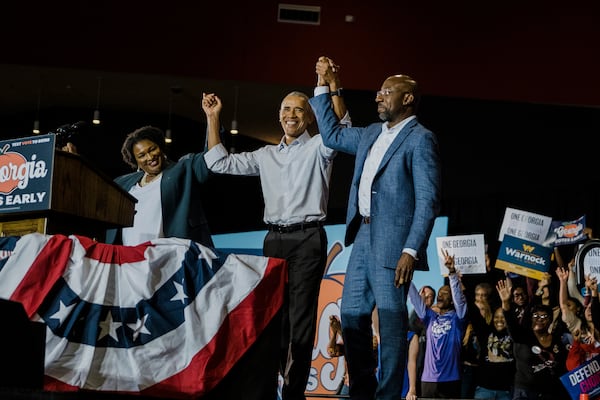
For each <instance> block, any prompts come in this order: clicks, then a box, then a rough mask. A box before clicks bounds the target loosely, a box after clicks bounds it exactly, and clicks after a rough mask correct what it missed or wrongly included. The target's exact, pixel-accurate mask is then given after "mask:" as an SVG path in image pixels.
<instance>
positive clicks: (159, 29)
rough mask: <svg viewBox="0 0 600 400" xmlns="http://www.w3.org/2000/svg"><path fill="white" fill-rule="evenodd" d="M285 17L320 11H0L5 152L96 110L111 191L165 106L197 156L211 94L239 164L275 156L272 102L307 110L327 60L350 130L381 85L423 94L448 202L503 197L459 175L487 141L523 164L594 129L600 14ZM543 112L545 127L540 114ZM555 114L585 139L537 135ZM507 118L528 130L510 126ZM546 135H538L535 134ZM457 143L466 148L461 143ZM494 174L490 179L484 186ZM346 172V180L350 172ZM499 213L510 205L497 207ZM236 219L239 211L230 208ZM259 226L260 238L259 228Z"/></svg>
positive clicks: (435, 11)
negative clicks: (473, 191)
mask: <svg viewBox="0 0 600 400" xmlns="http://www.w3.org/2000/svg"><path fill="white" fill-rule="evenodd" d="M288 3H293V4H300V5H304V6H318V7H320V21H319V24H317V25H314V24H311V25H309V24H298V23H284V22H278V6H279V5H280V3H279V2H276V1H272V0H261V1H241V0H230V1H226V2H219V1H210V2H205V1H171V2H160V3H156V2H142V1H138V0H133V1H113V0H108V1H102V2H82V1H75V0H65V1H61V2H42V1H34V2H16V1H11V2H6V3H5V4H3V10H2V17H3V18H2V23H1V24H0V34H1V35H2V38H3V40H2V49H1V51H0V93H1V95H0V118H1V120H2V124H1V126H0V137H2V138H7V137H16V136H26V135H30V134H31V133H30V132H31V128H32V126H33V120H35V119H36V118H39V120H40V123H41V127H42V131H43V132H48V131H50V130H52V129H54V128H56V127H57V126H59V125H62V124H64V123H70V122H74V121H79V120H87V121H89V120H91V117H92V113H93V110H94V109H95V108H96V106H97V105H98V108H99V109H100V111H101V116H102V120H103V124H102V125H101V127H102V128H98V129H96V130H95V131H93V132H95V133H96V137H95V138H94V139H95V140H94V141H92V142H91V143H92V144H91V145H89V147H91V150H90V151H91V152H93V153H94V157H95V161H96V162H98V163H100V164H102V167H103V169H105V170H106V171H108V172H109V174H112V175H114V174H117V173H118V172H120V169H122V168H124V165H122V162H121V161H120V159H119V158H118V157H119V147H120V143H121V141H122V138H123V137H124V135H125V134H126V133H128V132H129V131H131V130H132V129H135V128H136V127H139V126H141V125H145V124H155V125H158V126H160V127H162V128H166V127H167V125H168V110H169V105H170V106H171V110H172V117H171V127H172V129H173V135H174V139H175V141H176V142H177V140H179V139H183V140H181V141H180V142H179V143H183V145H182V146H183V148H182V150H186V151H192V150H199V149H200V148H201V144H202V143H198V142H200V140H196V139H202V134H203V132H202V130H203V123H204V119H203V113H202V110H201V108H200V98H201V93H202V92H203V91H205V92H216V93H217V94H219V95H221V97H222V98H223V100H224V107H225V108H224V111H223V116H222V117H223V121H222V122H223V123H224V124H225V125H229V123H230V121H231V120H232V119H233V114H234V109H237V116H236V119H237V120H238V123H239V126H240V131H241V135H240V139H238V141H239V143H238V146H239V147H240V148H244V147H245V146H248V147H249V148H250V147H252V146H256V145H259V144H260V143H264V142H270V143H274V142H277V141H278V140H279V138H280V127H279V125H278V123H277V109H278V106H279V102H280V100H281V98H282V97H283V96H284V95H285V94H286V93H288V92H289V91H291V90H296V89H299V90H303V91H306V92H308V93H309V94H310V91H311V90H312V86H313V84H314V82H315V75H314V64H315V61H316V60H317V58H318V57H319V56H320V55H323V54H325V55H329V56H331V57H332V58H334V59H335V60H336V62H337V63H339V64H340V65H341V67H342V69H341V76H342V81H343V85H344V87H345V88H346V89H347V91H348V92H349V94H350V95H349V98H348V103H349V106H350V111H351V112H352V113H353V116H356V121H357V122H358V123H359V125H360V124H364V123H368V122H371V121H374V120H375V119H376V115H375V113H374V110H375V107H374V104H373V103H372V99H373V96H374V92H375V91H376V90H377V89H378V88H379V87H380V85H381V82H382V81H383V80H384V79H385V78H386V77H387V76H389V75H392V74H396V73H404V74H409V75H412V76H413V77H414V78H415V79H416V80H417V81H419V83H420V85H421V89H422V91H423V93H424V95H425V96H426V97H427V98H429V99H430V100H429V105H430V107H429V109H428V110H427V109H426V110H424V111H425V113H424V115H423V116H422V118H423V120H424V121H426V122H427V123H428V126H430V127H431V128H432V129H434V130H435V131H437V133H439V135H440V137H441V140H442V144H443V145H445V146H446V153H445V154H446V157H447V158H448V160H447V161H446V170H445V171H450V172H448V173H447V174H448V175H450V179H447V180H446V184H447V186H446V188H448V187H450V188H453V187H459V188H460V189H466V188H472V187H473V184H474V185H476V186H477V185H480V184H481V182H486V183H485V184H484V185H485V186H486V187H487V186H489V188H490V189H489V190H486V192H487V193H491V192H494V189H493V186H494V185H493V182H490V181H494V180H496V181H502V182H512V180H511V178H510V177H511V176H512V175H506V174H504V175H502V171H506V169H502V170H501V171H497V173H498V175H495V174H490V173H489V172H487V173H484V172H481V171H480V172H479V175H477V176H475V177H474V180H473V182H475V183H469V184H467V183H465V182H467V181H466V180H465V179H466V177H469V179H471V178H473V177H471V174H472V173H473V171H472V169H471V168H472V165H470V164H469V163H468V160H473V159H474V160H476V161H477V162H482V161H486V162H488V161H490V160H489V154H490V152H491V151H493V150H494V148H498V147H499V146H498V145H497V143H495V142H494V143H495V144H494V145H493V146H492V147H491V148H490V147H489V143H490V142H489V138H490V137H492V138H495V139H497V140H502V139H506V140H509V141H510V140H516V141H517V142H518V141H520V140H522V139H523V133H522V131H520V130H519V128H520V129H527V131H526V133H527V134H531V138H529V139H528V140H529V141H528V146H530V148H531V147H534V146H535V144H536V143H538V141H540V140H541V141H543V142H544V143H546V139H542V138H547V136H546V135H547V132H548V130H551V129H557V133H556V134H558V135H564V134H565V133H568V134H567V136H569V135H571V137H572V138H575V137H579V136H573V131H574V130H575V131H580V132H581V135H584V134H585V135H590V134H593V129H595V128H596V127H597V126H598V124H597V116H596V114H592V115H590V113H589V112H587V111H585V110H591V111H596V110H598V106H600V90H598V88H600V74H599V73H598V71H600V60H599V57H598V56H597V53H598V51H597V49H598V43H599V40H600V21H599V19H600V12H599V11H598V8H599V7H598V5H597V4H596V3H595V2H593V1H589V2H588V1H577V0H576V1H571V2H568V3H564V2H561V3H560V4H558V3H555V2H549V1H539V0H531V1H522V0H519V1H516V0H507V1H502V2H491V3H490V2H483V1H475V0H464V1H455V2H407V1H399V0H394V1H387V0H384V1H378V2H367V1H363V0H361V1H348V0H345V1H342V0H327V1H316V0H312V1H310V0H303V1H301V2H288ZM348 21H351V22H348ZM98 83H100V90H99V91H98ZM236 88H237V89H236ZM236 90H237V93H238V102H237V108H236V107H235V104H234V103H235V101H234V98H235V93H236ZM98 93H99V94H100V95H99V96H98ZM507 104H510V105H513V106H512V108H511V107H505V106H506V105H507ZM527 105H529V106H531V107H538V108H535V109H534V110H535V111H533V112H532V108H523V107H526V106H527ZM544 105H547V106H548V107H547V108H544V110H549V111H545V112H544V113H542V112H541V111H539V106H544ZM515 107H517V108H515ZM371 108H372V109H371ZM564 108H569V109H571V108H576V109H578V110H583V111H582V112H583V113H585V115H586V117H585V118H582V121H585V122H582V123H586V125H585V126H580V127H573V126H569V125H568V122H567V121H571V119H569V117H568V116H567V115H566V114H565V115H563V118H565V119H564V120H561V121H560V123H559V125H560V127H561V129H562V128H563V127H566V129H563V130H560V131H558V129H559V125H556V124H554V125H556V128H553V126H554V125H552V123H551V121H550V122H548V124H547V125H548V126H546V124H545V123H543V124H542V123H540V121H542V122H544V121H546V120H548V119H553V118H554V117H555V116H556V115H557V113H563V111H564ZM483 109H485V110H483ZM482 110H483V111H482ZM491 110H494V112H495V114H494V113H493V112H492V111H491ZM513 113H515V114H516V115H518V118H531V120H529V121H527V123H526V124H523V123H520V120H514V118H515V117H514V115H513ZM476 114H479V116H478V118H476V122H474V121H473V117H474V116H476ZM532 115H535V116H533V117H532ZM465 120H470V121H472V122H471V125H470V126H469V127H468V128H465V127H464V126H460V123H461V122H464V121H465ZM498 121H501V122H503V124H500V125H499V124H498ZM510 122H514V125H510ZM486 125H495V126H491V127H488V126H486ZM541 125H544V127H543V129H544V131H541V130H540V131H539V132H538V131H537V129H538V127H540V128H539V129H542V127H541ZM525 127H526V128H525ZM592 128H593V129H592ZM465 130H468V131H469V133H465V134H464V136H462V137H460V135H461V134H462V132H463V131H465ZM482 130H484V131H483V132H482ZM507 130H510V131H515V132H511V133H512V135H513V136H510V137H508V136H506V131H507ZM196 134H197V135H198V136H195V135H196ZM482 134H483V135H482ZM178 135H179V136H178ZM486 135H487V136H486ZM493 135H496V136H493ZM182 136H183V137H182ZM486 137H487V139H486ZM581 137H582V138H585V136H581ZM247 139H248V140H249V141H250V142H249V143H247ZM252 140H258V142H256V143H254V142H252ZM486 140H487V141H486ZM553 140H555V139H553ZM574 140H580V139H574ZM581 140H584V139H581ZM190 143H191V144H190ZM455 145H456V146H459V145H460V146H461V147H460V151H462V152H464V153H460V152H459V153H457V152H456V149H455V148H453V147H452V146H455ZM477 146H481V147H477ZM504 146H506V147H502V148H503V149H504V151H509V149H510V146H509V145H508V144H504ZM546 146H549V145H546ZM513 147H514V148H517V147H518V148H522V147H523V146H521V145H520V144H516V145H514V146H513ZM565 148H569V149H570V146H569V147H566V146H564V144H562V143H556V147H550V148H549V149H548V148H545V149H544V154H546V151H549V152H550V153H553V152H559V153H560V151H562V150H564V149H565ZM520 154H523V153H520ZM528 154H529V155H530V156H531V154H535V151H531V152H529V153H528ZM91 155H92V154H91V153H90V156H91ZM456 155H460V156H459V157H456ZM471 157H474V158H471ZM512 157H514V156H512ZM540 157H541V156H540ZM540 160H541V161H539V160H537V159H529V160H528V163H529V164H528V165H531V163H533V164H535V165H541V164H543V163H544V162H545V159H542V158H541V159H540ZM504 161H505V159H504V160H500V161H498V162H496V163H494V162H491V161H490V162H489V164H486V165H487V167H488V168H490V170H494V169H495V168H497V166H496V164H502V162H504ZM347 163H348V164H347V165H348V168H347V169H351V167H352V163H351V160H348V161H347ZM340 164H341V162H340ZM117 166H118V167H117ZM508 168H509V170H510V168H512V167H511V166H510V165H509V166H508ZM514 168H515V169H516V167H514ZM475 169H481V168H478V167H475ZM466 171H468V173H466V176H463V175H461V174H464V173H465V172H466ZM511 171H512V170H511ZM514 173H515V175H518V174H519V172H518V171H514ZM496 176H500V178H498V179H497V178H496ZM452 177H458V178H457V179H456V180H452ZM463 177H464V178H465V179H462V178H463ZM339 179H341V180H342V181H343V182H344V184H345V183H346V182H347V178H346V177H343V178H339ZM244 182H246V181H244ZM469 182H471V181H469ZM234 184H239V182H238V181H235V182H234ZM244 184H245V183H244ZM250 186H252V187H254V186H257V185H255V182H252V183H251V184H250V185H249V186H248V187H250ZM341 191H343V192H344V193H342V194H340V195H339V196H338V195H337V194H335V195H334V196H333V199H332V201H331V203H332V204H333V205H334V209H335V210H336V211H335V212H336V213H337V214H340V215H342V217H341V218H342V219H343V208H344V204H343V199H344V198H345V196H346V192H345V189H343V190H341ZM515 191H516V190H515ZM527 191H529V189H527ZM448 192H449V191H448V190H447V191H446V193H448ZM336 193H337V191H336ZM465 193H466V192H465V191H464V190H463V191H462V192H461V195H460V196H464V195H465ZM255 196H256V197H260V193H259V192H257V193H255ZM474 198H477V197H476V196H475V197H474ZM463 199H464V198H463ZM494 201H496V202H498V203H499V206H500V208H501V207H504V206H505V205H506V204H504V199H503V198H502V197H499V198H496V200H494ZM463 204H465V202H464V201H463ZM474 206H475V208H477V207H481V205H480V204H474ZM512 206H513V207H515V206H516V205H515V204H513V205H512ZM525 206H528V205H524V207H525ZM230 207H232V208H235V207H236V203H235V201H234V199H231V206H230ZM517 208H518V207H517ZM532 208H533V207H532ZM531 211H534V212H535V210H531ZM599 211H600V210H599ZM481 213H482V214H485V213H486V211H485V210H482V211H481ZM259 214H260V213H259ZM488 214H489V213H488ZM455 217H456V216H455ZM477 217H480V216H478V215H476V218H477ZM496 217H497V216H496V215H494V218H496ZM573 217H577V216H575V215H574V216H573ZM457 218H458V217H457ZM257 219H258V223H260V215H259V216H258V218H257ZM466 229H469V228H468V227H467V228H466Z"/></svg>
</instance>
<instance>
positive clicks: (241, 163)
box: [202, 58, 350, 400]
mask: <svg viewBox="0 0 600 400" xmlns="http://www.w3.org/2000/svg"><path fill="white" fill-rule="evenodd" d="M317 64H318V65H319V67H320V68H319V70H318V72H319V73H320V75H319V82H321V83H323V84H326V85H327V88H328V89H330V90H336V89H339V88H338V87H337V86H336V84H337V83H338V82H339V78H338V77H337V74H338V71H339V67H336V66H335V64H334V63H333V61H331V60H330V59H324V58H322V59H319V61H318V62H317ZM337 97H340V96H337ZM336 104H337V106H335V105H334V107H335V112H336V113H337V115H338V118H339V119H344V123H347V124H349V123H350V122H349V116H348V114H347V111H346V108H345V105H344V102H343V99H342V98H339V99H337V100H336ZM202 108H203V109H204V112H205V113H206V117H207V123H208V148H209V150H208V152H207V153H206V155H205V160H206V163H207V165H208V167H209V168H210V170H211V171H213V172H215V173H220V174H233V175H252V176H260V182H261V187H262V192H263V199H264V202H265V207H264V217H263V218H264V222H265V223H266V224H267V228H268V231H269V232H268V233H267V235H266V237H265V239H264V244H263V254H264V255H265V256H268V257H277V258H283V259H286V260H287V266H288V283H287V285H286V295H285V299H284V306H283V311H282V314H283V315H282V318H283V327H282V340H281V343H280V372H281V375H282V376H283V382H284V383H283V388H282V398H283V400H296V399H304V398H305V396H304V392H305V390H306V385H307V382H308V377H309V372H310V364H311V358H312V349H313V342H314V337H315V331H316V322H317V304H318V303H317V300H318V296H319V289H320V285H321V279H322V277H323V272H324V270H325V264H326V259H327V235H326V233H325V229H324V228H323V225H324V222H325V218H326V216H327V214H326V212H327V200H328V195H329V179H330V176H331V170H332V165H333V160H334V157H335V155H336V151H334V150H333V149H331V148H328V147H326V146H325V145H324V143H323V140H322V138H321V135H319V134H316V135H314V136H311V135H310V133H309V131H308V128H309V126H310V125H311V124H312V123H313V122H314V114H313V111H312V109H311V107H310V105H309V103H308V97H307V96H306V95H305V94H304V93H301V92H298V91H294V92H291V93H289V94H288V95H286V96H285V97H284V98H283V101H282V102H281V107H280V109H279V121H280V123H281V127H282V130H283V137H282V139H281V141H280V142H279V144H277V145H266V146H263V147H261V148H259V149H258V150H255V151H253V152H243V153H239V154H230V153H228V152H227V150H226V149H225V147H224V146H223V145H222V144H221V140H220V137H219V130H220V122H219V115H220V112H221V109H222V103H221V100H220V98H219V97H218V96H216V95H215V94H206V93H205V94H204V95H203V98H202ZM332 112H334V108H333V107H332Z"/></svg>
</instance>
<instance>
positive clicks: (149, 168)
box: [132, 139, 165, 176]
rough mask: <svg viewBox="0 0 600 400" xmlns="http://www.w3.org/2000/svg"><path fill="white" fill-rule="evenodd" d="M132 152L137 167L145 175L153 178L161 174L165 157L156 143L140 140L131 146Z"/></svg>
mask: <svg viewBox="0 0 600 400" xmlns="http://www.w3.org/2000/svg"><path fill="white" fill-rule="evenodd" d="M132 150H133V156H134V157H135V160H136V162H137V165H138V167H139V168H140V169H142V170H143V171H144V172H145V173H146V174H148V175H150V176H155V175H158V174H160V173H161V172H162V170H163V168H164V162H165V156H164V154H163V152H162V150H161V149H160V147H159V146H158V145H157V144H156V143H154V142H153V141H151V140H148V139H142V140H140V141H139V142H137V143H135V144H134V145H133V147H132Z"/></svg>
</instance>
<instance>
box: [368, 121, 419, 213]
mask: <svg viewBox="0 0 600 400" xmlns="http://www.w3.org/2000/svg"><path fill="white" fill-rule="evenodd" d="M415 118H416V116H415V115H411V116H410V117H408V118H406V119H404V120H402V121H401V122H400V123H399V124H398V125H396V126H394V127H393V128H391V129H389V128H388V124H387V122H386V123H384V124H382V125H381V133H380V134H379V136H378V137H377V140H375V143H373V146H371V148H370V149H369V154H368V155H367V159H366V160H365V165H364V167H363V171H362V174H361V176H360V184H359V186H358V210H359V212H360V215H362V216H363V217H368V216H370V215H371V186H372V185H373V179H374V178H375V174H376V173H377V170H378V169H379V165H380V164H381V160H382V159H383V156H384V155H385V153H386V151H387V150H388V149H389V148H390V145H391V144H392V142H393V141H394V139H396V136H398V133H400V131H401V130H402V128H404V127H405V126H406V124H407V123H408V122H410V121H412V120H413V119H415Z"/></svg>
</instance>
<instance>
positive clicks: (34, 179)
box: [0, 135, 55, 213]
mask: <svg viewBox="0 0 600 400" xmlns="http://www.w3.org/2000/svg"><path fill="white" fill-rule="evenodd" d="M54 140H55V137H54V135H43V136H35V137H27V138H19V139H12V140H4V141H0V213H13V212H25V211H37V210H44V209H48V208H49V206H50V187H51V184H52V165H53V162H54Z"/></svg>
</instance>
